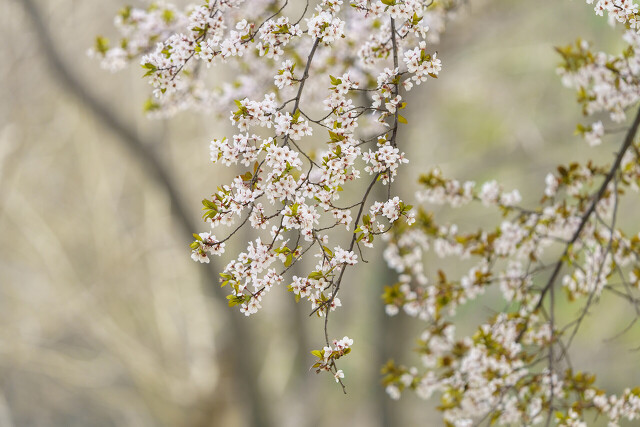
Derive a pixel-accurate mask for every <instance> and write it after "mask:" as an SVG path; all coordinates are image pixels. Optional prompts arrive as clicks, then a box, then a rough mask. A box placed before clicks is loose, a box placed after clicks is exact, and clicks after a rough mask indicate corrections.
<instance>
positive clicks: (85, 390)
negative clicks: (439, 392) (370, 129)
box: [0, 0, 640, 427]
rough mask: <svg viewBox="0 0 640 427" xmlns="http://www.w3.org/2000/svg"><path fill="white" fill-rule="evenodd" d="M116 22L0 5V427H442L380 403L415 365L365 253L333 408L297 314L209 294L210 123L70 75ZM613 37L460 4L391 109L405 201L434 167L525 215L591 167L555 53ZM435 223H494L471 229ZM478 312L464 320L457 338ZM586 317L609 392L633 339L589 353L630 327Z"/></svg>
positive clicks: (99, 9)
mask: <svg viewBox="0 0 640 427" xmlns="http://www.w3.org/2000/svg"><path fill="white" fill-rule="evenodd" d="M123 4H124V3H122V2H120V1H119V0H111V1H101V2H98V1H79V0H49V1H43V0H0V38H1V39H2V41H1V42H0V58H2V60H1V61H0V426H203V427H205V426H230V427H235V426H258V427H262V426H264V427H270V426H278V427H279V426H296V427H297V426H301V427H305V426H332V427H337V426H374V427H376V426H417V425H424V426H431V425H439V422H438V420H439V417H438V414H437V412H436V411H435V409H434V406H435V403H434V402H424V401H421V400H419V399H418V398H416V397H415V396H413V395H411V394H406V395H405V396H404V397H403V398H402V399H401V400H400V401H397V402H396V401H392V400H390V399H389V398H388V397H387V396H386V395H385V393H384V390H383V388H382V387H381V385H380V379H381V377H380V373H379V371H380V367H381V366H382V364H383V363H384V362H385V361H386V360H387V359H389V358H394V359H395V360H396V361H398V362H404V363H412V362H416V360H415V357H414V356H413V355H412V353H411V350H412V348H413V347H414V342H415V341H414V340H415V339H416V337H417V336H418V334H419V331H420V325H419V324H418V323H416V322H415V321H413V320H411V319H406V318H403V316H398V317H397V318H388V317H386V316H385V315H384V310H383V307H382V303H381V300H380V294H381V292H382V288H383V286H384V285H385V284H391V283H392V282H393V280H394V277H393V274H392V273H391V272H389V271H388V270H387V269H386V267H385V266H384V263H382V262H380V259H381V257H380V253H379V251H370V252H368V256H367V257H368V259H369V260H370V262H369V263H368V264H361V265H359V267H358V270H357V271H351V272H350V273H349V274H348V275H347V278H346V279H347V282H346V284H347V285H348V286H344V287H343V292H344V294H343V295H342V296H343V305H344V307H343V308H342V311H341V312H340V313H339V314H337V315H336V316H335V317H333V322H334V323H333V324H332V325H331V326H330V329H331V330H332V332H335V334H334V333H332V335H336V336H338V334H348V335H349V336H350V337H352V338H353V339H354V340H355V345H354V352H353V353H352V355H350V356H349V358H347V360H345V362H344V363H343V364H342V368H343V369H344V371H345V372H346V376H347V378H346V384H347V391H348V394H347V395H343V394H342V392H341V389H340V388H339V387H338V386H336V384H335V383H334V382H333V379H332V378H331V377H329V376H317V375H316V374H315V373H314V372H313V371H311V370H309V366H310V364H311V363H312V360H313V356H311V355H310V354H309V351H310V350H312V349H313V348H314V347H316V346H318V345H319V343H322V341H323V338H322V336H323V334H322V324H321V322H320V321H318V320H317V319H315V318H309V317H308V312H307V311H306V310H307V309H306V307H303V306H298V305H296V304H295V303H294V301H293V298H291V296H290V295H289V294H286V293H285V292H278V291H274V293H273V294H272V295H271V296H270V298H269V300H268V301H267V303H266V304H265V309H264V310H263V311H261V312H260V313H259V314H258V315H257V316H255V317H252V318H250V319H247V318H245V317H244V316H242V315H241V314H240V313H239V312H238V311H237V310H235V309H233V310H232V309H229V308H227V307H226V301H225V300H224V299H223V297H222V293H221V291H220V290H219V288H218V284H217V277H216V271H218V270H219V269H220V266H221V263H222V262H223V261H224V260H217V259H216V260H214V261H216V262H217V264H215V263H212V264H211V265H209V266H205V265H200V264H196V263H194V262H193V261H192V260H191V259H190V258H189V249H188V242H189V241H190V237H191V235H190V233H191V232H197V231H201V230H204V229H205V226H204V224H202V223H201V222H199V221H200V209H199V207H200V200H201V199H202V198H203V197H205V196H206V195H208V194H210V193H211V191H212V189H214V188H215V187H216V186H217V185H218V184H219V183H221V182H224V181H225V180H226V179H227V178H228V177H229V174H230V172H229V171H225V170H223V169H224V168H218V167H214V166H211V165H210V163H209V156H208V141H209V140H210V139H211V138H213V137H220V136H222V135H225V134H228V131H229V129H228V120H226V119H220V118H216V117H211V116H198V115H197V114H192V113H183V114H181V115H179V116H177V117H175V118H173V119H171V120H153V121H152V120H148V119H146V118H145V117H144V114H143V112H142V105H143V102H144V100H145V99H146V97H147V94H148V86H147V84H146V82H145V81H143V80H142V79H141V78H140V77H141V74H142V73H141V71H140V70H139V69H138V68H137V67H133V68H132V69H130V70H128V71H125V72H121V73H118V74H108V73H107V72H105V71H103V70H101V69H100V68H99V65H98V64H97V62H95V61H92V60H91V59H89V58H88V57H87V55H86V51H87V48H88V47H90V46H91V45H92V44H93V40H94V37H95V36H96V35H98V34H102V35H106V36H110V35H111V36H112V35H114V34H115V31H114V29H113V28H112V19H113V16H114V15H115V14H116V13H117V11H118V10H119V9H120V8H121V7H122V6H123ZM134 4H135V3H134ZM618 35H619V33H618V32H616V31H615V30H613V29H612V28H610V27H609V26H608V25H607V24H606V20H604V19H602V18H597V17H595V16H594V14H593V12H592V10H591V7H589V6H588V5H586V4H584V2H582V1H578V0H574V1H571V0H539V1H536V2H515V1H509V0H471V1H470V5H469V7H468V8H467V10H466V12H465V13H464V14H462V15H461V16H460V17H459V18H458V19H457V20H456V21H455V22H453V23H451V25H450V26H449V28H448V30H447V32H446V33H445V35H444V37H443V39H442V42H441V43H440V45H439V46H438V47H437V50H438V52H439V53H438V55H439V57H440V58H441V59H442V61H443V65H444V68H443V72H442V73H441V77H440V78H439V79H438V80H431V81H429V82H428V83H427V84H425V85H422V86H420V87H419V88H418V89H417V90H414V91H412V92H411V94H410V99H409V105H410V108H409V110H408V112H407V114H406V116H407V119H408V121H409V125H408V126H407V127H403V128H402V130H403V132H405V135H404V137H402V140H403V142H402V145H403V149H404V150H405V151H407V152H408V154H409V158H410V160H411V163H410V164H409V166H408V167H407V168H405V170H404V173H403V176H402V178H401V179H402V182H400V183H399V185H397V186H396V188H397V189H398V191H400V192H401V194H402V196H403V198H406V199H411V195H412V193H413V191H415V189H416V188H417V187H416V185H415V184H414V183H415V181H416V179H417V177H418V175H419V174H420V173H421V172H423V171H426V170H427V169H428V168H431V167H433V166H436V165H439V166H440V167H441V168H442V169H443V170H444V171H445V172H446V173H447V174H449V175H450V176H456V177H459V178H461V179H474V180H477V181H483V180H489V179H498V180H499V181H501V182H502V183H504V185H505V187H507V188H519V189H520V190H521V193H522V194H523V195H525V203H527V202H534V201H535V200H537V198H538V197H539V196H540V194H541V193H542V189H543V187H542V182H543V179H544V176H545V175H546V173H548V172H549V171H552V170H553V169H554V168H555V165H556V164H558V163H559V162H567V161H569V160H572V159H575V158H578V159H585V158H589V157H591V158H595V159H597V160H602V161H603V162H606V161H609V159H610V158H611V156H612V153H613V152H614V151H615V148H616V146H617V145H616V144H617V143H618V142H617V139H616V137H615V136H613V137H612V138H610V139H609V140H607V142H606V143H605V144H603V146H602V147H600V148H598V149H587V148H586V146H585V145H584V143H582V142H581V141H580V140H579V139H578V138H577V137H575V136H573V130H574V128H575V125H576V123H578V122H580V121H581V120H582V121H583V122H584V120H583V119H582V118H581V116H580V110H579V108H578V106H577V105H576V103H575V102H574V99H575V95H574V94H573V93H572V92H570V91H568V90H566V89H563V88H562V86H561V84H560V81H559V79H558V77H557V76H556V74H555V68H556V66H557V65H558V63H559V57H558V56H557V55H556V54H555V52H554V50H553V46H556V45H563V44H567V43H570V42H572V41H573V40H575V39H576V38H577V37H582V38H584V39H587V40H590V41H593V42H594V43H595V44H596V46H597V47H599V48H601V49H615V48H616V47H617V46H618V44H619V37H618ZM220 78H224V76H220ZM618 139H619V138H618ZM626 217H627V223H629V224H630V223H633V221H634V217H635V218H637V216H635V215H634V214H633V213H632V212H629V213H628V215H626ZM444 218H445V220H449V221H456V222H459V223H461V224H462V226H463V227H471V228H476V227H478V226H480V225H487V224H496V223H498V221H499V220H500V219H499V217H497V216H496V213H495V212H492V211H486V212H485V211H483V210H476V211H473V210H472V211H471V212H470V211H464V212H463V211H460V212H458V211H452V212H447V213H446V217H444ZM244 237H245V236H240V238H239V240H242V239H243V238H244ZM228 249H230V250H229V251H228V252H229V253H233V252H234V251H233V246H231V247H228ZM428 265H429V267H430V268H431V269H432V270H433V271H435V270H437V269H438V268H448V269H453V270H454V271H455V265H451V264H448V263H446V262H443V261H442V260H438V259H429V260H428ZM489 305H490V303H489V302H483V301H478V302H477V303H474V304H473V305H472V306H471V307H469V308H466V309H465V310H463V312H462V314H461V320H460V322H461V325H462V329H464V327H465V325H468V327H469V328H471V327H473V325H474V323H473V322H474V319H476V318H477V317H478V316H486V315H487V313H488V311H489V310H490V309H489V308H488V307H489ZM601 307H602V308H601V312H595V313H593V314H592V316H590V317H589V319H588V320H587V322H586V323H585V326H584V327H583V330H584V331H586V333H584V334H583V335H582V336H581V338H580V340H579V341H578V342H576V344H575V346H574V353H575V354H573V358H574V363H575V364H581V366H582V367H584V369H589V370H593V371H596V372H599V373H601V378H600V381H601V383H602V384H603V385H606V386H610V387H612V388H613V389H614V390H616V389H619V388H620V387H622V386H623V385H625V384H633V381H635V383H639V382H640V374H639V373H638V370H637V369H636V367H637V366H638V362H640V360H639V356H638V353H637V352H635V353H634V352H630V351H629V348H631V347H633V346H634V345H633V342H634V340H633V336H634V335H633V334H631V335H627V338H625V339H621V340H615V341H612V342H606V343H605V342H604V341H603V340H604V339H606V338H607V337H611V336H613V335H615V332H616V331H618V330H619V329H621V328H622V327H623V326H624V324H625V322H626V321H628V318H627V317H625V316H627V315H633V314H632V313H626V312H624V310H622V309H619V308H616V306H614V305H613V302H609V301H606V300H604V301H603V304H602V305H601ZM567 310H571V308H567ZM340 336H342V335H340ZM637 336H638V335H637V334H635V337H636V338H637ZM629 337H631V338H629ZM613 360H615V361H616V362H615V363H613V362H612V361H613Z"/></svg>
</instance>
